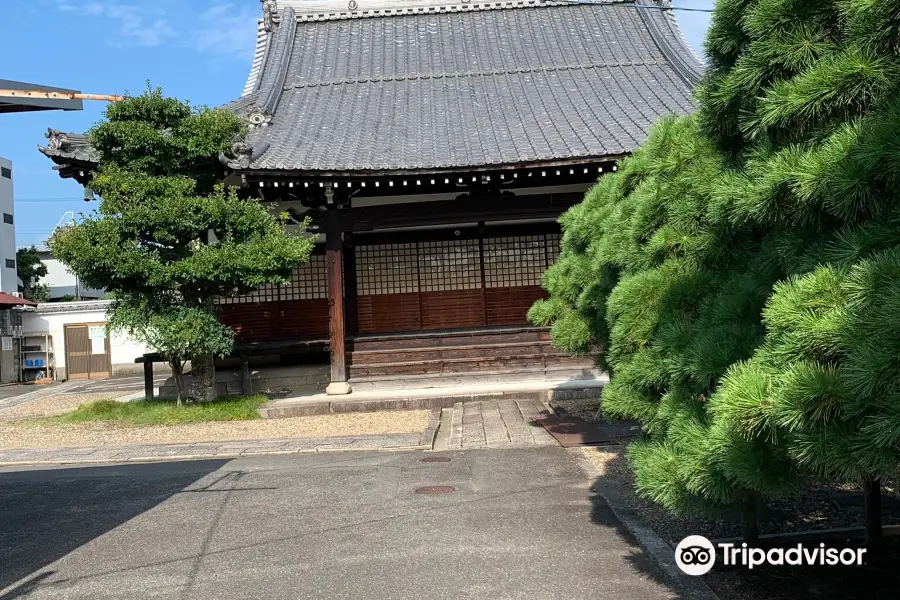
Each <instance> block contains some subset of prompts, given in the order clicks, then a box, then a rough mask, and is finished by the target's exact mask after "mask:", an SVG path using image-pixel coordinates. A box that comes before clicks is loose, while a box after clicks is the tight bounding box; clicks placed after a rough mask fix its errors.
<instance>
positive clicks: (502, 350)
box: [349, 341, 561, 365]
mask: <svg viewBox="0 0 900 600" xmlns="http://www.w3.org/2000/svg"><path fill="white" fill-rule="evenodd" d="M522 354H561V353H560V352H559V351H557V350H556V349H555V348H553V346H552V345H551V344H550V342H549V341H547V342H535V341H528V342H513V343H503V344H472V345H462V346H427V347H422V348H403V349H379V350H356V351H353V352H350V353H349V356H350V362H351V364H353V365H374V364H383V363H397V362H412V361H423V360H439V359H449V358H490V357H494V356H518V355H522Z"/></svg>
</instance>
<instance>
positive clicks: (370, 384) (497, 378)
mask: <svg viewBox="0 0 900 600" xmlns="http://www.w3.org/2000/svg"><path fill="white" fill-rule="evenodd" d="M602 377H603V373H602V372H601V371H600V370H599V369H596V368H587V367H566V366H560V367H548V368H542V369H534V368H531V369H510V370H502V371H481V372H467V373H455V374H447V373H426V374H421V375H394V376H391V375H386V376H371V377H351V378H350V387H351V388H352V389H353V391H354V392H368V391H378V390H387V389H399V390H402V389H415V388H443V387H453V386H465V385H475V384H494V383H498V384H499V383H520V382H522V381H535V382H537V381H543V382H547V381H578V380H595V379H600V378H602Z"/></svg>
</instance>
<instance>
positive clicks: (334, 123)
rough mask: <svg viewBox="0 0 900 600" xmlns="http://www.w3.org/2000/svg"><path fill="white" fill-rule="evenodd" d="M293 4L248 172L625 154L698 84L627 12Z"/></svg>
mask: <svg viewBox="0 0 900 600" xmlns="http://www.w3.org/2000/svg"><path fill="white" fill-rule="evenodd" d="M510 4H511V3H510ZM296 6H299V3H297V4H288V3H285V6H284V7H282V8H281V9H280V11H279V17H280V23H279V24H278V25H277V28H276V29H275V32H274V34H273V37H272V39H270V40H268V56H267V60H266V64H265V66H264V68H263V73H264V74H263V76H262V77H261V78H260V79H259V85H258V86H257V88H256V90H254V93H261V94H262V93H265V94H266V95H267V96H268V97H269V101H268V102H267V105H266V106H265V107H264V109H265V112H266V114H267V116H268V118H269V119H270V122H269V123H268V126H266V127H260V128H257V129H255V130H253V131H252V132H251V134H250V138H249V140H248V142H249V144H250V146H252V147H254V148H257V149H263V148H265V151H264V152H262V153H261V155H260V153H259V152H257V153H256V154H257V155H258V158H256V159H255V160H253V161H252V162H251V163H250V165H249V168H250V169H251V170H289V171H298V170H299V171H328V172H354V171H400V170H444V169H447V170H452V169H459V168H466V167H473V166H485V165H503V164H519V163H540V162H543V161H551V160H554V161H555V160H565V159H577V158H594V157H603V156H615V155H621V154H625V153H628V152H631V151H633V150H635V149H636V148H637V147H638V146H639V145H640V144H641V143H642V142H643V141H644V139H645V138H646V136H647V131H648V129H649V127H650V125H651V124H652V123H653V122H654V121H655V120H656V119H658V118H659V117H660V116H662V115H665V114H671V113H675V114H685V113H687V112H690V111H691V110H692V106H693V105H692V101H691V88H692V86H693V84H694V83H695V82H696V80H697V79H698V78H699V77H700V76H701V74H702V66H701V64H700V62H699V61H698V60H697V58H696V56H695V55H694V54H693V53H692V52H691V51H690V48H689V47H688V46H687V45H686V44H685V43H684V41H683V38H682V37H681V36H680V33H679V31H678V29H677V26H676V25H675V23H674V19H673V18H672V17H671V16H670V14H669V11H662V10H647V9H641V8H637V7H635V6H633V3H631V2H605V3H600V4H590V5H588V4H581V5H573V4H561V3H555V4H541V3H537V2H532V3H529V4H528V5H524V6H516V7H513V8H507V7H506V5H505V4H503V5H500V4H498V5H497V6H496V7H494V5H490V6H488V5H485V6H487V7H488V9H486V10H477V7H478V5H475V6H468V7H460V10H458V11H449V10H444V11H443V12H437V11H436V10H430V11H429V12H424V13H422V12H419V13H413V14H394V15H391V16H388V15H385V14H374V15H371V16H369V18H351V17H348V16H347V15H339V14H326V15H322V16H318V17H317V16H310V15H308V14H295V12H294V7H296ZM495 8H496V9H495ZM275 72H277V73H278V75H279V79H278V80H276V81H272V79H273V78H274V76H273V73H275ZM282 78H283V79H282ZM272 86H274V88H273V87H272ZM273 92H274V94H273ZM246 164H247V163H246V161H245V162H244V163H243V165H237V164H235V165H234V166H238V167H244V168H247V167H246Z"/></svg>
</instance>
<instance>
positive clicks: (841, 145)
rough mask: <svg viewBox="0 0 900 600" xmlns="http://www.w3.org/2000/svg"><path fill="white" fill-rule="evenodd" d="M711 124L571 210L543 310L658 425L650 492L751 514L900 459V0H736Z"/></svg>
mask: <svg viewBox="0 0 900 600" xmlns="http://www.w3.org/2000/svg"><path fill="white" fill-rule="evenodd" d="M706 49H707V54H708V56H709V62H710V69H709V72H708V74H707V76H706V78H705V80H704V82H703V84H702V85H701V87H700V89H699V90H698V93H697V98H698V104H699V110H698V113H697V115H696V116H695V117H689V118H684V119H681V120H667V121H664V122H663V123H660V124H658V125H657V126H656V128H655V129H654V131H653V133H652V134H651V136H650V138H649V139H648V141H647V143H646V144H645V145H644V147H643V148H642V149H641V150H640V151H638V152H637V153H635V155H634V156H632V157H631V158H629V159H627V160H625V161H623V163H622V164H621V166H620V169H619V172H618V173H616V174H614V175H612V176H607V177H604V178H603V180H601V181H600V182H599V183H598V185H597V186H596V187H595V188H594V189H593V190H592V191H591V192H589V194H588V196H587V197H586V199H585V201H584V202H583V203H582V204H581V205H579V206H577V207H575V208H573V209H572V210H571V211H569V212H568V213H567V214H566V215H565V216H564V217H563V219H562V220H561V223H562V225H563V228H564V236H563V253H562V255H561V257H560V260H559V261H558V263H557V264H556V265H554V266H553V267H552V268H551V269H549V270H548V272H547V273H546V274H545V278H544V281H545V287H546V288H547V290H548V291H549V292H550V299H549V300H548V301H546V302H542V303H539V304H537V305H535V307H533V309H532V312H531V316H532V319H533V320H534V321H535V322H538V323H544V324H549V323H552V325H553V336H554V340H555V342H556V343H557V344H558V345H559V346H560V347H563V348H565V349H567V350H569V351H570V352H573V353H588V352H594V353H599V354H600V356H601V362H602V363H603V364H606V365H607V367H608V369H609V371H610V373H611V382H610V384H609V386H608V387H607V388H606V389H605V390H604V392H603V408H604V410H605V411H606V412H608V413H610V414H612V415H616V416H627V417H634V418H638V419H640V420H641V422H642V424H643V426H644V431H645V434H646V435H645V438H644V439H642V440H640V441H639V442H637V443H635V444H632V446H631V447H630V449H629V457H630V459H631V462H632V464H633V466H634V468H635V471H636V476H637V483H638V488H639V491H640V492H641V493H643V494H644V495H646V496H648V497H651V498H653V499H654V500H656V501H658V502H660V503H662V504H664V505H665V506H667V507H669V508H670V509H672V510H675V511H678V512H686V511H691V510H694V509H697V508H699V509H703V510H708V509H709V508H711V507H716V506H729V505H730V506H739V507H741V508H742V510H743V513H744V515H745V519H744V525H745V537H748V538H751V539H752V537H753V535H754V533H755V531H754V525H753V518H752V513H753V510H754V508H755V507H756V506H757V503H758V501H759V500H760V499H764V498H766V497H768V496H770V495H773V494H778V493H781V492H783V491H785V490H787V489H789V488H790V486H791V485H792V484H793V483H794V482H795V481H796V478H797V477H798V476H813V477H820V478H824V479H833V478H841V479H845V480H846V479H855V480H857V481H859V482H860V484H861V485H862V486H863V487H864V488H865V489H866V490H867V491H868V492H869V494H868V497H869V499H870V508H871V510H870V511H869V513H870V514H869V519H868V523H869V525H870V527H869V537H870V540H871V541H873V542H874V541H877V538H878V534H879V528H878V515H877V509H878V505H877V498H878V494H877V490H878V481H879V480H880V478H882V477H885V476H887V475H888V474H891V473H894V472H896V468H897V465H898V462H900V461H898V458H900V359H898V358H897V357H898V356H900V335H898V334H900V331H898V329H900V322H898V319H897V318H896V315H897V314H898V313H897V309H900V283H898V282H900V279H898V275H900V227H898V225H900V205H898V203H897V201H896V200H897V198H898V193H900V100H898V98H900V95H898V94H897V91H898V87H900V61H898V52H900V1H898V0H840V1H823V2H816V3H812V2H805V1H802V0H719V2H718V3H717V5H716V9H715V13H714V15H713V21H712V24H711V28H710V31H709V34H708V37H707V41H706Z"/></svg>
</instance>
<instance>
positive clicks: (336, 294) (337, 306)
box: [325, 189, 350, 394]
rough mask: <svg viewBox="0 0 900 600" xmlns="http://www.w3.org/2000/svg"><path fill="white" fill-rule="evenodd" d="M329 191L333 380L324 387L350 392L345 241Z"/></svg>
mask: <svg viewBox="0 0 900 600" xmlns="http://www.w3.org/2000/svg"><path fill="white" fill-rule="evenodd" d="M327 194H328V201H329V202H328V204H329V205H328V212H327V214H326V216H325V268H326V270H327V272H328V340H329V345H330V347H331V383H330V384H328V387H327V388H326V389H325V392H326V393H328V394H349V393H350V385H349V384H348V383H347V350H346V346H345V341H346V336H345V333H344V277H343V273H342V271H343V266H344V265H343V263H344V242H343V239H342V235H341V233H342V232H341V223H340V218H339V216H338V212H337V208H336V207H335V205H334V204H333V203H332V200H333V196H332V191H331V190H330V189H329V190H328V191H327Z"/></svg>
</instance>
